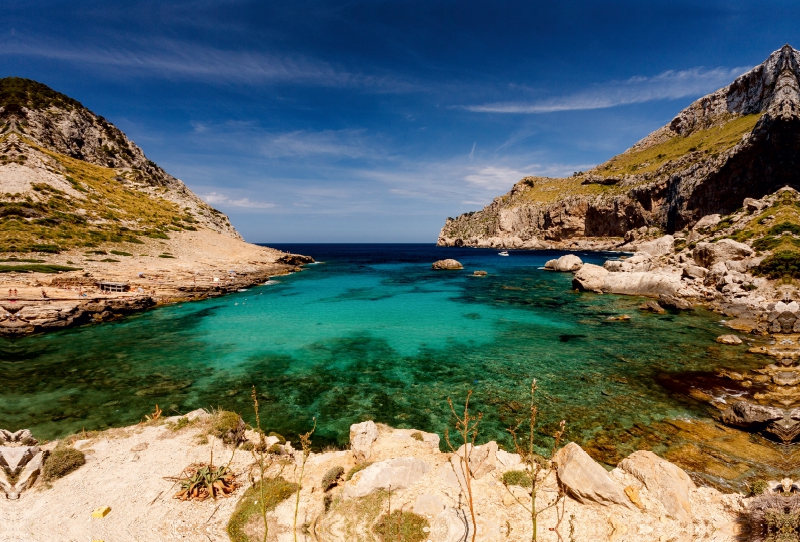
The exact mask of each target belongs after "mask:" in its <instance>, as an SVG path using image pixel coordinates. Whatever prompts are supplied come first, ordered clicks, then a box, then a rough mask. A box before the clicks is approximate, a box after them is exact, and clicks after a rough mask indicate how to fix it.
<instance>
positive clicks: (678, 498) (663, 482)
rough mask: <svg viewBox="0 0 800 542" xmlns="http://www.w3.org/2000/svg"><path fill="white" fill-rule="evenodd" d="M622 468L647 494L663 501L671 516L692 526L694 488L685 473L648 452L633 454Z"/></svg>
mask: <svg viewBox="0 0 800 542" xmlns="http://www.w3.org/2000/svg"><path fill="white" fill-rule="evenodd" d="M619 468H620V469H622V470H624V471H625V472H628V473H630V474H631V475H633V476H634V477H635V478H636V479H637V480H639V481H640V482H642V483H643V484H644V485H645V487H646V488H647V491H649V492H650V494H651V495H653V496H655V497H656V498H657V499H658V500H659V501H661V503H662V504H663V505H664V508H665V509H666V510H667V513H668V514H670V515H672V516H673V517H675V518H676V519H677V520H678V521H680V522H681V523H682V524H684V525H687V524H691V522H692V504H691V500H690V498H689V496H690V492H691V491H692V490H694V489H695V485H694V482H692V479H691V478H689V475H688V474H686V473H685V472H684V471H683V470H681V469H680V468H679V467H677V466H675V465H673V464H672V463H669V462H668V461H664V460H663V459H661V458H660V457H658V456H657V455H656V454H654V453H653V452H650V451H647V450H638V451H636V452H633V453H632V454H631V455H629V456H628V457H626V458H625V459H623V460H622V461H621V462H620V464H619Z"/></svg>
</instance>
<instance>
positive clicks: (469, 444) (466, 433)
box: [444, 390, 483, 542]
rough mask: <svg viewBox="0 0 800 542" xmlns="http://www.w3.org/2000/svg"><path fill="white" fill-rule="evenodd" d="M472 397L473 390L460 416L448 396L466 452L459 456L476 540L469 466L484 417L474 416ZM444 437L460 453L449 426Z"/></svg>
mask: <svg viewBox="0 0 800 542" xmlns="http://www.w3.org/2000/svg"><path fill="white" fill-rule="evenodd" d="M470 397H472V390H469V391H468V392H467V399H466V401H464V414H462V415H461V416H459V415H458V414H457V413H456V409H455V407H454V406H453V400H452V399H450V398H449V397H448V398H447V404H448V405H450V412H452V413H453V416H454V417H455V419H456V432H457V433H458V435H459V438H460V440H462V441H463V442H464V445H463V447H462V449H463V450H464V452H463V453H462V455H461V456H459V458H460V459H461V470H462V471H463V473H464V483H465V485H466V486H467V505H468V506H469V513H470V516H471V517H472V542H475V536H476V535H477V534H478V524H477V523H476V522H475V503H474V501H473V499H472V472H471V471H470V468H469V455H470V453H471V452H472V450H473V449H474V448H475V439H476V438H477V437H478V424H479V423H480V421H481V419H482V418H483V414H482V413H480V412H479V413H478V415H477V416H473V415H472V414H470V412H469V398H470ZM444 439H445V441H446V442H447V446H448V447H449V448H450V451H451V452H453V453H454V454H458V452H457V451H456V449H455V448H454V447H453V444H452V443H451V442H450V432H449V430H448V429H447V428H445V430H444Z"/></svg>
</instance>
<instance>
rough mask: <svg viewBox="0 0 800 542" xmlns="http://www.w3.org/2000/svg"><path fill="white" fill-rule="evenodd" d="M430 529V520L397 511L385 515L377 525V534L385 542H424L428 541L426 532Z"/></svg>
mask: <svg viewBox="0 0 800 542" xmlns="http://www.w3.org/2000/svg"><path fill="white" fill-rule="evenodd" d="M429 527H430V524H429V523H428V520H427V519H425V518H424V517H422V516H420V515H419V514H415V513H413V512H406V511H405V510H395V511H393V512H392V513H391V514H384V515H383V516H381V517H380V519H378V522H377V523H376V524H375V532H376V533H378V534H379V535H381V538H383V540H398V541H400V542H423V541H424V540H427V539H428V534H427V533H426V532H425V530H426V529H427V528H429Z"/></svg>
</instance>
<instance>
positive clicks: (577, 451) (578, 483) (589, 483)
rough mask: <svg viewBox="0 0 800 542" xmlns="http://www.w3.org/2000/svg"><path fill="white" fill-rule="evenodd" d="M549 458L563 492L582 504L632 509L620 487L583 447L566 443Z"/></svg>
mask: <svg viewBox="0 0 800 542" xmlns="http://www.w3.org/2000/svg"><path fill="white" fill-rule="evenodd" d="M553 461H554V462H555V463H556V464H557V465H558V471H557V472H558V480H559V482H561V484H562V485H563V486H564V487H565V488H566V490H567V492H568V493H569V494H570V495H571V496H572V497H573V498H574V499H575V500H576V501H578V502H580V503H583V504H604V505H608V504H620V505H622V506H625V507H628V508H632V509H633V508H634V507H633V504H632V503H631V501H630V499H628V497H627V495H625V492H624V491H623V489H622V488H621V487H620V486H619V485H617V484H616V483H615V482H614V481H613V480H612V479H611V477H609V475H608V473H607V472H606V469H604V468H603V467H601V466H600V465H599V464H598V463H596V462H595V461H594V459H592V458H591V457H589V454H587V453H586V452H584V451H583V448H581V447H580V446H578V445H577V444H575V443H574V442H570V443H569V444H567V445H566V446H564V447H563V448H562V449H560V450H559V451H558V452H557V453H556V455H555V456H553Z"/></svg>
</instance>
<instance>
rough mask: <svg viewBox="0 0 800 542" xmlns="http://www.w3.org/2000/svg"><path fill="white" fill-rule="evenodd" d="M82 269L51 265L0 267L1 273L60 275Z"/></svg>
mask: <svg viewBox="0 0 800 542" xmlns="http://www.w3.org/2000/svg"><path fill="white" fill-rule="evenodd" d="M78 270H80V267H69V266H67V265H51V264H28V265H0V273H27V272H31V273H58V272H59V271H78Z"/></svg>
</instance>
